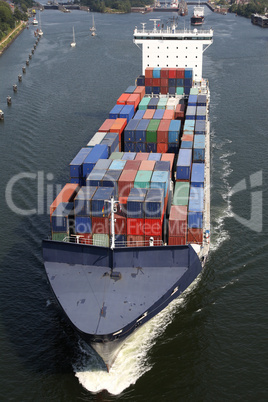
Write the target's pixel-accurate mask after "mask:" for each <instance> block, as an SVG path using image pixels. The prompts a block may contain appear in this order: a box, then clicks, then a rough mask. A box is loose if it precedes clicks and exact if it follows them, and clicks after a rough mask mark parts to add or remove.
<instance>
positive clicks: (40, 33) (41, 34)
mask: <svg viewBox="0 0 268 402" xmlns="http://www.w3.org/2000/svg"><path fill="white" fill-rule="evenodd" d="M39 21H40V29H39V31H38V35H39V36H43V35H44V32H43V31H42V28H41V15H40V10H39Z"/></svg>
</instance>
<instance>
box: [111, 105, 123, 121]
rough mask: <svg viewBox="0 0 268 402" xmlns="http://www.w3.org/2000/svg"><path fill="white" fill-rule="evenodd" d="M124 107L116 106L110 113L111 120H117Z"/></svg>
mask: <svg viewBox="0 0 268 402" xmlns="http://www.w3.org/2000/svg"><path fill="white" fill-rule="evenodd" d="M123 107H124V105H115V106H114V107H113V108H112V110H110V113H109V119H117V118H118V117H119V113H120V112H121V110H122V109H123Z"/></svg>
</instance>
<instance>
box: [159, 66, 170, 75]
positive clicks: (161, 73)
mask: <svg viewBox="0 0 268 402" xmlns="http://www.w3.org/2000/svg"><path fill="white" fill-rule="evenodd" d="M168 72H169V68H166V67H163V68H161V72H160V77H161V78H168Z"/></svg>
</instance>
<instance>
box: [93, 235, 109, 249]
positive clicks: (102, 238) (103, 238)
mask: <svg viewBox="0 0 268 402" xmlns="http://www.w3.org/2000/svg"><path fill="white" fill-rule="evenodd" d="M93 245H94V246H102V247H110V237H109V235H107V234H93Z"/></svg>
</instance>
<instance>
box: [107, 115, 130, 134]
mask: <svg viewBox="0 0 268 402" xmlns="http://www.w3.org/2000/svg"><path fill="white" fill-rule="evenodd" d="M126 125H127V119H122V118H117V119H115V120H114V124H113V125H112V126H111V128H110V130H109V131H110V132H111V133H119V134H122V132H123V131H124V128H125V127H126Z"/></svg>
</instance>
